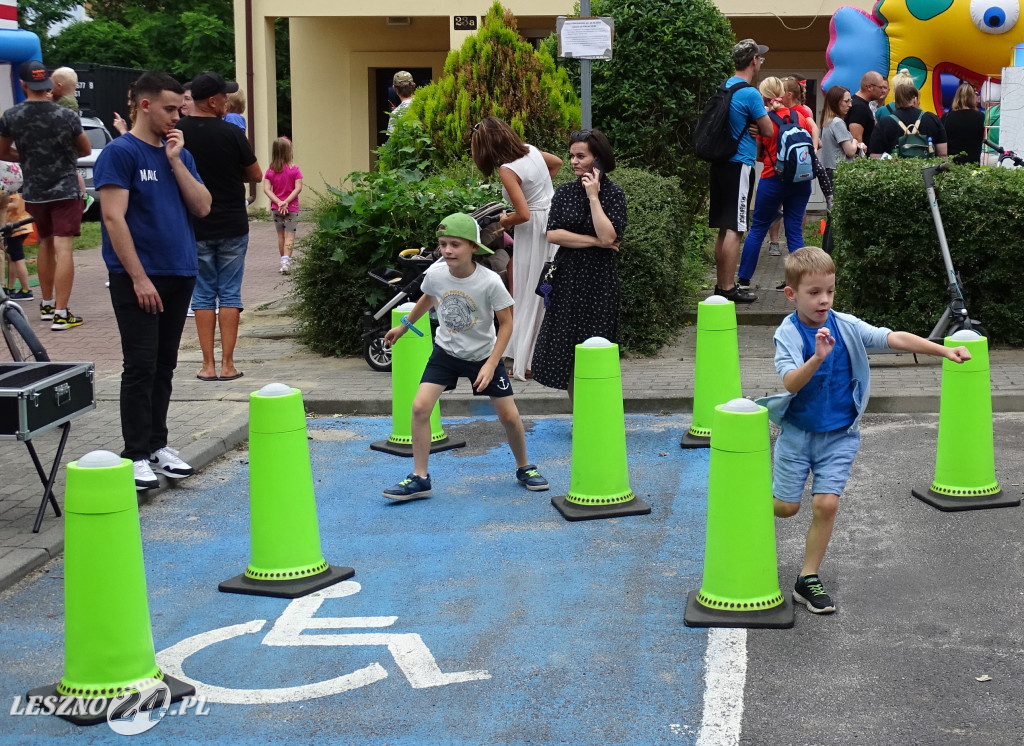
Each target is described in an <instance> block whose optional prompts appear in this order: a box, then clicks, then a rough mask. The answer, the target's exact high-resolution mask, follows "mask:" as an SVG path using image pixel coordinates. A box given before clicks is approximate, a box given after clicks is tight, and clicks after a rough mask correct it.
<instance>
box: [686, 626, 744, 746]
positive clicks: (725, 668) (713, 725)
mask: <svg viewBox="0 0 1024 746" xmlns="http://www.w3.org/2000/svg"><path fill="white" fill-rule="evenodd" d="M704 668H705V671H706V672H707V673H706V676H707V688H706V689H705V690H704V715H703V716H702V717H701V723H700V733H699V734H698V735H697V746H734V745H735V744H738V743H739V742H740V728H741V727H742V725H743V689H744V687H745V686H746V683H747V630H745V629H723V628H720V627H713V628H711V629H710V630H709V631H708V649H707V652H706V653H705V655H704Z"/></svg>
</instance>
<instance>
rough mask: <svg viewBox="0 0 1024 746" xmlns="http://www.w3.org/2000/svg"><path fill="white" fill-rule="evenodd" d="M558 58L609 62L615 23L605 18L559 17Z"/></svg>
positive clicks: (609, 18)
mask: <svg viewBox="0 0 1024 746" xmlns="http://www.w3.org/2000/svg"><path fill="white" fill-rule="evenodd" d="M557 28H558V56H559V57H572V58H573V59H577V60H610V59H611V58H612V35H613V33H614V31H615V21H614V19H612V18H611V17H606V18H566V17H564V16H559V18H558V21H557Z"/></svg>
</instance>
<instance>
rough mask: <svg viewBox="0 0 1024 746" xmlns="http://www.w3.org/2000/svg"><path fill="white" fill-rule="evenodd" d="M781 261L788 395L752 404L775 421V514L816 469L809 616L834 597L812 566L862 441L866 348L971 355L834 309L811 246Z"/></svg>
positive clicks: (820, 260)
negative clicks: (788, 309)
mask: <svg viewBox="0 0 1024 746" xmlns="http://www.w3.org/2000/svg"><path fill="white" fill-rule="evenodd" d="M785 268H786V288H785V293H786V298H788V299H789V300H790V301H792V302H793V303H794V304H795V305H796V311H795V312H794V313H792V314H790V315H789V316H787V317H786V318H785V319H784V320H783V322H782V323H781V324H780V325H779V328H778V329H777V330H776V331H775V340H774V341H775V369H776V370H777V371H778V372H779V376H780V377H781V378H782V383H783V385H784V386H785V388H786V393H784V394H779V395H777V396H771V397H767V398H765V399H761V400H758V403H760V404H764V405H765V406H766V407H768V413H769V416H770V418H771V420H772V422H774V423H775V424H777V425H781V426H782V433H781V434H780V435H779V438H778V440H777V441H776V443H775V468H774V475H773V479H772V493H773V494H774V496H775V497H774V506H775V515H776V516H778V517H780V518H789V517H791V516H794V515H796V513H797V511H798V510H799V509H800V498H801V496H802V494H803V491H804V484H805V483H806V481H807V475H808V474H809V473H812V474H813V475H814V481H813V483H812V486H811V492H812V495H813V497H812V499H811V509H812V511H813V516H812V518H811V526H810V528H809V529H808V531H807V543H806V549H805V552H804V564H803V568H802V569H801V570H800V575H799V576H798V577H797V579H796V586H795V587H794V589H793V600H794V601H796V602H798V603H802V604H804V605H805V606H806V607H807V609H808V610H809V611H811V612H813V613H815V614H828V613H831V612H833V611H835V610H836V605H835V603H834V602H833V601H832V599H831V597H829V595H828V593H826V592H825V589H824V587H823V585H822V582H821V579H820V578H819V577H818V568H819V566H820V565H821V562H822V560H823V559H824V557H825V550H826V549H827V547H828V542H829V539H830V538H831V536H832V527H833V525H834V524H835V517H836V512H837V510H838V509H839V495H840V494H842V492H843V488H844V487H845V486H846V482H847V480H848V479H849V478H850V469H851V468H852V466H853V460H854V458H855V457H856V456H857V451H858V449H859V448H860V431H859V429H858V427H859V423H860V418H861V416H862V415H863V414H864V410H865V409H866V407H867V403H868V389H869V382H870V381H869V379H870V369H869V368H868V356H867V350H869V349H886V348H892V349H894V350H903V351H904V352H913V353H920V354H924V355H935V356H937V357H944V358H948V359H949V360H952V361H953V362H955V363H963V362H965V361H967V360H970V359H971V353H970V352H968V350H967V348H966V347H943V346H942V345H938V344H935V343H934V342H929V341H928V340H927V339H924V338H922V337H919V336H917V335H916V334H911V333H910V332H894V331H892V330H891V329H886V328H884V327H877V326H871V325H870V324H868V323H866V322H864V321H861V320H860V319H858V318H857V317H856V316H852V315H850V314H845V313H836V312H835V311H833V310H832V300H833V297H834V296H835V290H836V270H835V265H834V264H833V263H832V257H830V256H829V255H828V254H826V253H825V252H824V251H822V250H821V249H819V248H818V247H816V246H806V247H804V248H802V249H797V250H796V251H794V252H793V253H792V254H790V255H789V256H788V257H787V258H786V264H785Z"/></svg>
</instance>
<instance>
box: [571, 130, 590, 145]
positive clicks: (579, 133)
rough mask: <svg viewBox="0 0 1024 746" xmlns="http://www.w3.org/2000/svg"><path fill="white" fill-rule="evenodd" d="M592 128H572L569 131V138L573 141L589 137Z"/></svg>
mask: <svg viewBox="0 0 1024 746" xmlns="http://www.w3.org/2000/svg"><path fill="white" fill-rule="evenodd" d="M592 131H593V130H573V131H572V132H570V133H569V139H570V140H572V141H573V142H579V141H580V140H586V139H587V138H588V137H590V133H591V132H592Z"/></svg>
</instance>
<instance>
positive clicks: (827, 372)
mask: <svg viewBox="0 0 1024 746" xmlns="http://www.w3.org/2000/svg"><path fill="white" fill-rule="evenodd" d="M793 321H794V322H795V324H796V328H797V329H799V330H800V336H801V337H803V340H804V362H806V361H808V360H810V359H811V358H812V357H813V356H814V338H815V336H816V335H817V333H818V330H817V329H816V328H815V327H813V326H807V325H806V324H805V323H804V322H802V321H801V320H800V319H799V317H797V315H796V313H794V314H793ZM825 326H826V327H828V330H829V332H831V334H832V338H833V339H834V340H835V341H836V343H835V345H834V346H833V347H832V352H831V353H829V356H828V357H827V358H825V361H824V362H823V363H822V364H821V366H820V367H819V368H818V370H817V371H816V372H815V373H814V375H813V376H811V380H810V381H808V382H807V384H806V385H805V386H804V387H803V388H802V389H800V390H799V391H798V392H797V393H796V396H794V397H793V400H792V401H791V402H790V404H789V409H787V410H786V414H785V416H784V417H783V419H784V420H785V421H786V422H792V423H793V424H794V425H796V426H797V427H799V428H800V429H801V430H805V431H807V432H812V433H828V432H832V431H833V430H839V429H846V428H848V427H849V426H850V425H852V424H853V421H854V420H856V419H857V405H856V404H855V403H854V401H853V367H852V366H851V365H850V353H849V352H848V351H847V349H846V344H845V343H844V342H843V338H842V336H841V335H840V334H839V331H838V328H837V324H836V317H835V314H833V313H832V311H829V312H828V318H827V319H826V320H825Z"/></svg>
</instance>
